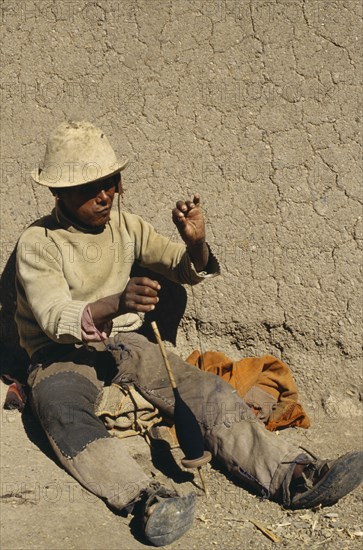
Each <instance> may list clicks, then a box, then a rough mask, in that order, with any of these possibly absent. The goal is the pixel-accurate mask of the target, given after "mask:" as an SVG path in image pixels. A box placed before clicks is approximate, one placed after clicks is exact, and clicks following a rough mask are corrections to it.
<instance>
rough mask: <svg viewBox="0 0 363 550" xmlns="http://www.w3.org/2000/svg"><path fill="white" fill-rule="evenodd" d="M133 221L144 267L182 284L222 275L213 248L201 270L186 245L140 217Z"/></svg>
mask: <svg viewBox="0 0 363 550" xmlns="http://www.w3.org/2000/svg"><path fill="white" fill-rule="evenodd" d="M132 224H133V225H134V227H133V228H132V229H133V231H134V233H135V258H136V260H137V261H139V263H140V265H141V266H143V267H147V268H149V269H151V270H152V271H156V272H157V273H160V274H161V275H164V276H165V277H167V278H168V279H170V280H171V281H174V282H176V283H181V284H196V283H199V282H200V281H203V280H204V279H206V278H210V277H215V276H216V275H219V273H220V267H219V263H218V260H217V259H216V257H215V256H214V255H213V253H212V252H211V250H210V258H209V262H208V265H207V268H206V270H205V271H202V272H197V271H196V269H195V267H194V265H193V262H192V261H191V258H190V256H189V254H188V251H187V249H186V246H185V245H184V244H181V243H176V242H175V241H172V240H171V238H169V239H168V238H167V237H164V236H163V235H160V234H159V233H157V232H156V231H155V229H154V228H153V227H152V225H150V224H149V223H147V222H145V221H144V220H143V219H142V218H140V217H139V216H133V220H132ZM130 229H131V228H129V231H130Z"/></svg>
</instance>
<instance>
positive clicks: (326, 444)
mask: <svg viewBox="0 0 363 550" xmlns="http://www.w3.org/2000/svg"><path fill="white" fill-rule="evenodd" d="M5 389H6V387H5V386H4V385H3V384H2V385H1V397H2V401H1V402H3V399H4V396H5ZM1 430H2V438H1V538H0V542H1V548H2V550H10V549H11V550H23V549H27V550H30V549H37V550H43V549H44V550H61V549H62V550H72V549H77V550H83V549H85V550H86V549H87V550H134V549H137V548H145V547H146V546H148V545H147V543H146V542H145V541H144V540H143V538H142V535H141V532H140V529H139V527H138V524H137V522H136V521H135V520H133V519H132V516H129V517H128V518H125V517H122V516H119V515H117V514H115V513H113V512H112V511H111V510H110V509H108V508H107V507H106V506H105V504H104V503H103V502H101V501H100V500H99V499H98V498H96V497H94V496H93V495H92V494H90V493H88V492H87V491H85V490H84V489H82V488H81V487H80V485H78V483H77V482H76V481H74V480H73V478H71V477H70V476H69V475H68V474H67V473H66V472H65V471H64V470H63V469H62V468H61V467H59V466H58V465H57V464H56V463H55V462H54V458H53V455H52V451H51V449H50V447H49V445H48V443H47V440H46V438H45V436H44V435H43V433H42V431H41V430H40V429H39V427H38V425H37V423H36V422H35V420H34V418H33V417H32V415H31V414H30V412H25V413H24V414H23V415H21V414H20V413H19V412H17V411H5V410H2V422H1ZM276 437H288V438H289V439H291V440H293V441H295V442H298V443H299V444H301V445H302V446H303V447H306V448H309V449H311V450H312V451H313V452H315V453H317V454H318V455H320V456H324V457H336V456H338V455H339V454H343V453H345V452H347V451H349V450H353V449H356V448H361V447H362V422H361V421H360V422H355V421H349V422H348V421H347V420H346V419H345V420H344V421H341V422H339V421H335V422H334V423H332V422H330V423H329V422H328V421H324V420H323V419H322V418H321V419H320V422H319V423H316V424H315V425H314V426H313V427H312V428H311V429H309V430H288V432H285V433H284V434H282V433H280V434H279V435H277V436H276ZM127 445H128V447H129V450H130V452H131V453H132V454H133V456H134V457H135V458H137V460H138V461H140V463H141V464H142V466H143V467H144V469H145V470H146V471H148V472H151V473H152V475H154V476H155V478H156V479H157V480H160V481H164V482H166V483H169V484H172V485H174V486H175V487H177V488H178V490H179V491H180V492H181V493H182V494H186V493H188V492H190V491H191V490H195V491H196V492H197V494H198V499H197V508H196V515H195V521H194V526H193V528H192V529H191V530H190V531H189V532H188V533H187V534H186V535H185V536H184V537H183V538H182V539H180V540H179V541H176V542H175V543H174V544H172V545H171V546H169V548H183V549H184V548H190V549H191V548H193V549H194V548H195V549H198V550H204V549H205V550H207V549H208V550H210V548H224V549H230V550H232V549H236V548H241V549H244V548H256V547H259V548H261V549H265V548H266V549H267V548H271V547H272V546H274V545H279V546H280V547H283V548H296V547H297V546H298V547H299V548H301V547H304V548H305V547H309V548H329V549H330V548H331V549H338V548H339V550H344V549H346V548H347V549H348V548H361V545H362V540H363V527H362V521H361V518H362V511H363V506H362V497H363V488H362V487H360V488H359V489H357V490H356V491H354V492H353V493H352V494H350V495H348V496H347V497H346V498H344V499H343V500H341V501H340V502H339V503H337V504H336V505H334V506H333V507H330V508H324V509H318V510H316V511H310V510H309V511H293V512H291V511H286V510H283V509H282V508H281V507H280V506H279V505H278V504H276V503H272V502H269V501H261V500H260V499H258V498H257V497H255V496H254V495H252V494H250V493H249V492H247V491H246V490H244V489H243V488H241V487H238V486H236V485H235V484H234V483H233V482H232V481H231V480H229V479H228V477H227V476H226V475H225V474H224V473H223V471H221V470H220V469H219V465H218V464H213V465H212V466H207V467H206V468H205V478H206V481H207V485H208V488H209V492H210V495H209V498H208V499H206V497H205V496H204V494H203V492H202V491H201V489H200V487H199V485H198V479H196V480H195V482H196V485H193V479H192V475H191V474H189V473H187V472H185V471H184V472H182V471H181V470H180V468H179V467H178V466H177V464H176V462H175V460H174V458H175V459H176V461H178V458H180V454H179V452H177V453H176V454H175V455H174V458H173V457H172V456H171V455H170V454H169V453H168V452H167V451H165V450H162V449H156V450H155V451H154V453H153V457H154V458H153V461H151V460H150V452H149V448H148V446H147V444H146V443H145V442H144V440H143V439H141V438H139V437H137V438H130V439H129V440H127ZM168 478H169V480H168ZM252 521H255V522H257V523H259V524H262V525H263V526H264V527H265V528H268V529H269V530H270V531H271V532H272V533H273V534H274V535H275V536H276V537H278V539H279V541H280V542H275V543H274V542H272V541H271V540H270V539H269V538H268V537H267V536H266V535H265V534H263V533H262V532H261V531H260V530H259V529H258V528H257V527H256V526H255V525H254V524H253V523H252Z"/></svg>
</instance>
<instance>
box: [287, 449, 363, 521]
mask: <svg viewBox="0 0 363 550" xmlns="http://www.w3.org/2000/svg"><path fill="white" fill-rule="evenodd" d="M362 481H363V452H362V451H356V452H351V453H348V454H346V455H344V456H341V457H340V458H337V459H336V460H318V459H316V460H313V461H311V462H310V463H308V464H307V465H306V466H305V467H304V469H303V473H302V475H301V477H299V478H298V479H296V480H293V481H292V482H291V483H290V486H289V491H286V492H285V497H284V502H283V505H284V506H285V508H291V509H293V510H294V509H299V508H315V507H316V506H319V505H322V506H332V505H333V504H335V503H336V502H337V501H338V500H339V499H341V498H342V497H344V496H345V495H347V494H348V493H350V492H351V491H353V489H355V488H356V487H358V486H359V485H360V483H361V482H362Z"/></svg>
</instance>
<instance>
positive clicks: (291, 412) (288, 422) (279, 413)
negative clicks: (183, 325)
mask: <svg viewBox="0 0 363 550" xmlns="http://www.w3.org/2000/svg"><path fill="white" fill-rule="evenodd" d="M186 361H187V362H188V363H189V364H191V365H195V366H196V367H198V368H200V369H201V370H205V371H207V372H212V373H213V374H216V375H218V376H221V377H222V378H223V379H224V380H226V381H227V382H229V384H231V385H232V386H233V387H234V388H236V390H237V392H238V394H239V395H240V396H241V397H242V398H243V399H244V401H245V402H246V403H247V404H248V405H249V406H250V407H251V409H252V410H253V412H254V413H255V414H256V416H257V417H258V418H259V419H260V420H261V421H263V422H264V423H265V425H266V428H267V429H268V430H270V431H274V430H278V429H281V428H288V427H291V426H296V427H300V428H308V427H309V426H310V420H309V418H308V416H307V414H306V412H305V411H304V409H303V408H302V406H301V405H300V404H299V403H298V391H297V387H296V384H295V382H294V379H293V377H292V374H291V371H290V369H289V367H288V366H287V365H286V364H285V363H283V362H282V361H280V360H279V359H277V358H276V357H273V356H272V355H263V356H262V357H246V358H245V359H240V360H239V361H232V360H231V359H229V358H228V357H227V356H226V355H224V354H223V353H220V352H218V351H207V352H205V353H203V354H200V352H199V351H198V350H196V351H193V353H192V354H191V355H190V356H189V357H188V358H187V360H186Z"/></svg>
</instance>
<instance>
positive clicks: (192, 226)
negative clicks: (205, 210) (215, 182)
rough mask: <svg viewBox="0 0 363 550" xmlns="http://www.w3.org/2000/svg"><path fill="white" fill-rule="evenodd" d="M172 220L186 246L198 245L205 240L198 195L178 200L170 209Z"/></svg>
mask: <svg viewBox="0 0 363 550" xmlns="http://www.w3.org/2000/svg"><path fill="white" fill-rule="evenodd" d="M172 216H173V222H174V223H175V225H176V226H177V228H178V231H179V234H180V236H181V238H182V239H183V241H184V242H185V244H186V245H187V246H191V247H193V246H195V245H200V244H201V243H203V242H204V241H205V223H204V216H203V214H202V211H201V208H200V196H199V195H194V196H193V198H192V199H191V200H186V201H181V200H180V201H178V202H177V203H176V208H174V209H173V211H172Z"/></svg>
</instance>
